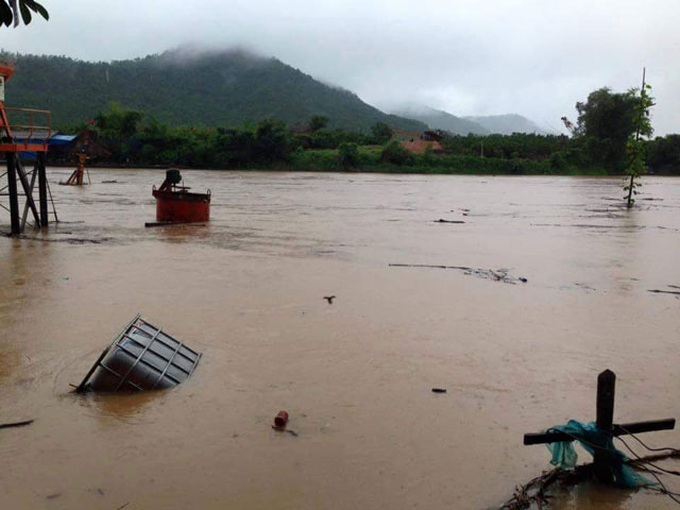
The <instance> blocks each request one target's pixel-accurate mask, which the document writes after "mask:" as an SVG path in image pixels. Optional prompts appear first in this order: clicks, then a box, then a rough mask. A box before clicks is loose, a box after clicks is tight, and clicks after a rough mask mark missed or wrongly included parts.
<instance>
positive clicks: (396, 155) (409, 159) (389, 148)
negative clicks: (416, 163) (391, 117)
mask: <svg viewBox="0 0 680 510" xmlns="http://www.w3.org/2000/svg"><path fill="white" fill-rule="evenodd" d="M380 162H381V163H392V164H393V165H412V164H413V156H412V155H411V153H410V152H409V151H408V150H407V149H406V147H404V146H403V145H402V144H401V143H400V142H398V141H397V140H392V141H391V142H390V143H388V144H387V145H386V146H385V148H384V149H383V151H382V154H381V155H380Z"/></svg>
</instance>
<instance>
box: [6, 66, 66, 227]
mask: <svg viewBox="0 0 680 510" xmlns="http://www.w3.org/2000/svg"><path fill="white" fill-rule="evenodd" d="M13 74H14V68H13V67H12V66H10V65H6V64H3V63H0V157H4V159H5V162H6V163H7V172H6V173H5V174H4V175H6V176H7V183H6V184H5V185H3V184H2V183H0V195H1V196H8V197H9V207H6V206H5V205H4V204H0V207H2V208H3V209H6V210H8V211H9V214H10V225H11V235H19V234H21V233H22V232H23V231H24V228H25V226H26V223H27V220H28V213H29V212H30V213H31V214H32V216H33V220H34V221H33V224H34V226H35V227H36V228H42V227H46V226H47V225H48V224H49V211H48V193H49V187H48V183H47V175H46V171H45V155H46V153H47V141H48V139H49V138H50V136H51V134H52V132H51V127H50V124H51V114H50V112H49V111H47V110H35V109H30V108H9V107H6V106H5V83H6V82H7V81H8V80H9V79H10V78H11V77H12V75H13ZM22 153H32V154H35V159H36V163H35V167H34V169H33V171H32V172H29V173H27V172H25V171H24V166H23V163H22V161H21V157H20V155H21V154H22ZM4 175H1V174H0V177H3V176H4ZM36 178H37V180H38V207H36V201H35V200H34V199H33V189H34V187H35V181H36ZM19 185H21V191H23V193H21V192H20V189H19ZM20 196H22V197H24V203H23V206H24V207H23V213H22V212H21V211H20V208H19V198H20ZM55 216H56V213H55Z"/></svg>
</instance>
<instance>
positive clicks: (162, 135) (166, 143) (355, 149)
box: [67, 88, 680, 175]
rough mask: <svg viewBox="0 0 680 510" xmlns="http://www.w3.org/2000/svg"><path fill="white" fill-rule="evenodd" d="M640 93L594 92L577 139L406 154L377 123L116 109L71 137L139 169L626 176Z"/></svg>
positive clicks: (511, 138) (669, 163)
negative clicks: (184, 119)
mask: <svg viewBox="0 0 680 510" xmlns="http://www.w3.org/2000/svg"><path fill="white" fill-rule="evenodd" d="M637 97H638V96H637V95H636V94H635V90H634V89H631V90H629V91H627V92H624V93H615V92H612V91H611V90H610V89H608V88H603V89H599V90H597V91H594V92H593V93H591V94H590V95H589V96H588V99H587V100H586V101H585V102H579V103H577V104H576V110H577V112H578V118H577V122H576V123H575V124H573V123H571V122H570V121H569V120H568V119H567V118H566V117H565V118H564V119H563V121H564V122H565V125H566V126H567V128H568V129H569V130H570V135H571V136H567V135H539V134H526V133H514V134H512V135H487V136H484V135H473V134H469V135H467V136H460V135H451V134H448V133H446V132H437V133H435V137H436V138H437V139H439V140H440V145H441V150H440V151H436V152H435V151H433V150H426V151H425V153H423V154H412V153H410V152H408V151H407V150H406V149H405V148H404V147H403V146H402V144H401V143H399V142H398V141H396V140H395V139H394V138H393V135H394V132H393V130H392V129H391V128H390V127H389V126H388V125H387V124H385V123H382V122H378V123H376V124H375V125H373V126H372V128H371V129H370V132H369V133H360V132H351V131H343V130H337V129H329V128H328V124H329V119H328V118H327V117H324V116H320V115H316V116H313V117H311V118H310V119H309V121H308V122H307V125H305V126H297V127H296V128H291V127H289V126H287V125H286V124H284V123H283V122H280V121H277V120H264V121H260V122H257V123H250V124H245V125H244V126H243V127H241V128H238V129H234V128H219V127H217V128H212V127H202V126H174V125H169V124H166V123H162V122H159V121H158V120H156V119H154V118H153V117H151V116H148V115H145V114H144V113H143V112H141V111H139V110H134V109H130V108H126V107H124V106H122V105H120V104H118V103H111V104H110V105H109V106H108V107H107V109H106V110H104V111H101V112H99V113H98V114H97V115H96V116H95V117H94V119H91V120H90V121H89V123H83V124H81V125H79V126H73V127H71V128H70V129H67V130H69V131H74V130H79V129H85V128H88V129H91V130H94V131H95V132H96V133H97V134H98V137H99V140H100V142H101V143H102V144H103V145H105V146H106V147H107V148H108V149H109V150H110V151H111V154H112V155H111V158H110V161H106V162H101V163H116V164H127V165H139V166H182V167H190V168H206V169H247V168H292V169H308V170H314V169H318V170H333V169H335V170H337V169H340V170H342V169H344V170H357V169H361V168H367V169H370V170H375V169H376V168H375V167H380V168H377V169H378V170H387V171H390V170H393V171H403V172H410V171H412V172H419V171H423V172H427V171H429V172H447V170H448V171H449V172H450V173H457V172H461V173H463V172H465V171H466V168H467V171H469V172H474V173H485V172H488V173H520V174H522V173H526V174H535V173H538V174H541V173H543V174H591V173H594V174H609V175H621V174H623V173H624V172H625V171H626V166H627V162H626V157H627V156H626V154H627V152H626V151H627V145H628V144H629V138H630V137H631V135H632V133H633V132H634V130H635V115H636V111H637V110H636V108H637V106H638V103H637V101H638V99H637ZM645 126H646V127H645V129H644V130H643V132H642V133H641V135H644V139H642V142H641V143H642V144H641V147H642V149H641V150H642V151H643V153H644V161H645V164H646V166H647V169H648V170H649V171H651V172H654V173H664V174H674V175H680V135H678V134H671V135H667V136H665V137H656V138H651V134H652V131H651V125H648V124H645Z"/></svg>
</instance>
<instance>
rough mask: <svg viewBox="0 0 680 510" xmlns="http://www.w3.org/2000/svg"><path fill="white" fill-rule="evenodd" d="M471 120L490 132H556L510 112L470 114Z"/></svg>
mask: <svg viewBox="0 0 680 510" xmlns="http://www.w3.org/2000/svg"><path fill="white" fill-rule="evenodd" d="M465 118H466V119H467V120H469V121H471V122H476V123H477V124H479V125H481V126H483V127H484V128H485V129H487V130H488V131H489V132H491V133H494V134H500V135H511V134H513V133H535V134H538V135H548V134H550V135H554V134H556V133H554V132H548V131H547V130H545V129H542V128H540V127H538V125H537V124H536V123H534V122H532V121H530V120H529V119H527V118H526V117H522V116H521V115H517V114H514V113H509V114H506V115H485V116H470V117H465Z"/></svg>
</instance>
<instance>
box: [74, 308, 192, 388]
mask: <svg viewBox="0 0 680 510" xmlns="http://www.w3.org/2000/svg"><path fill="white" fill-rule="evenodd" d="M200 359H201V353H199V352H196V351H194V350H193V349H190V348H189V347H187V346H186V345H184V344H183V343H182V342H180V341H179V340H177V339H175V338H173V337H171V336H170V335H168V334H167V333H165V332H164V331H162V330H161V329H160V328H157V327H155V326H152V325H151V324H149V323H148V322H147V321H145V320H144V319H142V318H141V315H140V314H137V316H136V317H135V318H134V319H133V320H132V321H131V322H130V323H129V324H128V325H127V326H126V327H125V328H124V329H123V330H122V331H121V332H120V333H119V334H118V335H117V336H116V338H115V339H114V340H113V342H111V344H110V345H109V346H108V347H107V348H106V349H105V350H104V352H102V354H101V356H99V359H98V360H97V361H96V363H95V364H94V365H93V366H92V368H90V370H89V372H88V373H87V375H86V376H85V378H84V379H83V382H81V383H80V385H79V386H78V388H77V389H76V391H78V392H84V391H100V392H116V391H147V390H157V389H166V388H172V387H173V386H176V385H178V384H180V383H182V382H184V381H185V380H186V379H187V378H188V377H189V376H190V375H191V374H192V373H193V371H194V369H195V368H196V365H197V364H198V361H199V360H200Z"/></svg>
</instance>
